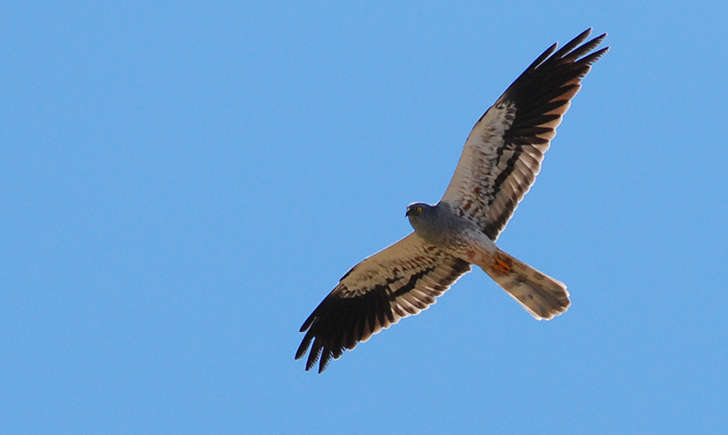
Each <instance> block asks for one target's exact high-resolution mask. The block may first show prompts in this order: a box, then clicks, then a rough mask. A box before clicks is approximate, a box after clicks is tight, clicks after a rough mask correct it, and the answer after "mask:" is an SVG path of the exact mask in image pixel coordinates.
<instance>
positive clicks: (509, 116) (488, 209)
mask: <svg viewBox="0 0 728 435" xmlns="http://www.w3.org/2000/svg"><path fill="white" fill-rule="evenodd" d="M589 33H591V29H587V30H586V31H584V32H582V33H581V34H580V35H579V36H577V37H576V38H574V39H573V40H572V41H571V42H569V43H568V44H566V45H565V46H564V47H563V48H561V49H560V50H559V51H556V44H553V45H552V46H551V47H549V48H548V49H547V50H546V51H544V52H543V53H542V54H541V55H540V56H539V57H538V58H537V59H536V60H535V61H534V62H533V63H532V64H531V65H529V67H528V68H526V70H525V71H524V72H523V73H522V74H521V75H520V76H519V77H518V78H517V79H516V80H515V81H514V82H513V84H511V85H510V86H509V87H508V89H506V91H505V92H504V93H503V95H501V96H500V98H498V100H497V101H496V102H495V104H493V106H491V107H490V108H489V109H488V110H487V111H486V112H485V113H484V114H483V116H482V117H481V118H480V119H479V120H478V122H477V123H476V124H475V126H474V127H473V130H472V131H471V132H470V136H468V140H467V141H466V142H465V147H464V149H463V153H462V155H461V156H460V162H459V163H458V166H457V169H456V170H455V175H453V178H452V180H451V181H450V185H449V186H448V188H447V190H446V191H445V195H444V196H443V197H442V201H443V202H447V203H449V204H450V205H451V207H452V208H453V209H454V210H455V212H457V213H458V214H459V215H460V216H464V217H467V218H469V219H471V220H472V221H474V222H476V223H477V224H478V225H479V226H480V228H481V229H482V230H483V231H484V232H485V233H486V234H487V235H488V237H490V238H491V239H492V240H496V239H497V238H498V235H499V234H500V232H501V231H502V230H503V228H504V227H505V225H506V223H507V222H508V220H509V219H510V218H511V215H513V212H514V210H515V209H516V207H517V206H518V202H519V201H520V200H521V198H523V195H525V194H526V192H528V190H529V189H530V188H531V185H532V184H533V182H534V180H535V178H536V175H537V174H538V172H539V171H540V170H541V161H542V160H543V155H544V153H545V152H546V150H547V149H548V148H549V144H550V142H551V139H553V137H554V136H555V135H556V127H557V126H558V125H559V124H560V123H561V119H562V117H563V115H564V113H566V111H567V110H568V108H569V105H570V103H571V99H572V98H573V97H574V95H576V93H577V92H578V91H579V89H580V88H581V79H582V78H583V77H584V76H585V75H586V74H587V73H588V72H589V69H590V68H591V64H592V63H594V62H595V61H596V60H597V59H599V57H600V56H601V55H603V54H604V53H605V52H606V51H607V50H608V49H609V47H605V48H602V49H600V50H597V51H594V52H591V51H592V50H593V49H594V48H595V47H596V46H597V45H599V43H600V42H601V41H602V39H604V37H605V36H606V33H605V34H602V35H600V36H597V37H596V38H594V39H592V40H590V41H588V42H585V43H584V44H581V43H582V42H583V41H584V40H585V39H586V38H587V37H588V36H589ZM579 44H581V45H579ZM590 52H591V53H590Z"/></svg>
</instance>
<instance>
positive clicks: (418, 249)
mask: <svg viewBox="0 0 728 435" xmlns="http://www.w3.org/2000/svg"><path fill="white" fill-rule="evenodd" d="M590 31H591V29H589V30H587V31H585V32H583V33H581V34H580V35H579V36H577V37H576V38H574V39H573V40H572V41H570V42H569V43H567V44H566V45H565V46H564V47H563V48H561V49H560V50H558V51H556V44H554V45H552V46H551V47H549V49H547V50H546V51H545V52H544V53H542V54H541V55H540V56H539V57H538V58H537V59H536V60H535V61H534V62H533V63H532V64H531V65H530V66H529V67H528V68H527V69H526V70H525V71H524V72H523V73H522V74H521V75H520V76H519V77H518V78H517V79H516V81H514V82H513V84H511V86H509V87H508V89H507V90H506V91H505V92H504V93H503V95H501V97H500V98H498V100H497V101H496V102H495V104H493V106H491V107H490V108H489V109H488V110H487V111H486V112H485V113H484V114H483V116H482V117H481V118H480V119H479V120H478V122H476V124H475V126H474V127H473V130H472V131H471V133H470V135H469V136H468V139H467V141H466V143H465V147H464V149H463V153H462V155H461V157H460V161H459V162H458V166H457V169H456V170H455V174H454V175H453V178H452V180H451V182H450V185H449V186H448V188H447V189H446V191H445V194H444V196H443V197H442V199H441V200H440V202H438V203H437V204H436V205H428V204H424V203H415V204H411V205H409V206H408V208H407V213H406V215H407V217H408V218H409V221H410V224H411V225H412V227H413V228H414V230H415V231H414V233H412V234H410V235H408V236H406V237H405V238H403V239H402V240H400V241H399V242H397V243H395V244H393V245H391V246H389V247H387V248H385V249H383V250H382V251H379V252H378V253H376V254H374V255H372V256H371V257H368V258H366V259H364V260H363V261H361V262H360V263H359V264H357V265H356V266H354V267H353V268H352V269H351V270H350V271H349V272H347V273H346V274H345V275H344V276H343V277H342V278H341V280H340V281H339V284H338V285H337V286H336V287H335V288H334V290H333V291H332V292H331V293H330V294H329V295H328V296H327V297H326V298H324V300H323V301H322V302H321V303H320V304H319V306H318V307H316V309H315V310H314V311H313V313H312V314H311V315H310V316H309V317H308V319H306V321H305V322H304V323H303V326H302V327H301V332H305V333H306V334H305V336H304V338H303V340H302V342H301V345H300V346H299V347H298V350H297V351H296V358H297V359H298V358H300V357H302V356H303V355H304V354H305V353H306V351H307V350H308V348H309V346H311V351H310V353H309V356H308V359H307V361H306V369H307V370H308V369H309V368H311V367H312V366H313V365H314V364H315V363H316V361H317V360H320V363H319V372H321V371H322V370H323V369H324V368H325V367H326V364H327V363H328V361H329V360H330V359H331V358H332V357H333V358H338V357H340V356H341V354H342V353H343V350H344V349H345V348H346V349H353V348H354V347H355V346H356V345H357V343H359V342H362V341H366V340H368V339H369V337H371V335H372V334H374V333H376V332H379V331H380V330H382V329H384V328H387V327H389V326H390V325H392V324H394V323H396V322H397V321H399V319H401V318H403V317H407V316H409V315H414V314H417V313H419V312H420V311H421V310H423V309H426V308H427V307H428V306H430V305H431V304H433V303H434V302H435V298H436V297H438V296H440V295H441V294H442V293H443V292H445V291H446V290H447V289H448V288H449V287H450V286H451V285H452V284H453V283H455V281H457V279H458V278H459V277H460V276H462V275H463V274H465V273H467V272H468V271H469V270H470V267H471V265H473V264H474V265H477V266H479V267H480V268H481V269H483V270H484V271H485V272H486V273H487V274H488V275H489V276H490V277H491V278H493V279H494V280H495V281H496V282H497V283H498V284H499V285H500V286H501V287H502V288H503V289H504V290H505V291H506V292H508V294H509V295H510V296H512V297H513V298H514V299H515V300H517V301H518V302H519V303H520V304H521V305H522V306H523V307H524V308H525V309H526V310H527V311H528V312H529V313H530V314H531V315H532V316H533V317H535V318H537V319H551V318H553V317H554V316H556V315H558V314H561V313H563V312H564V311H566V309H567V308H568V306H569V304H570V301H569V293H568V292H567V291H566V286H565V285H564V284H563V283H561V282H559V281H557V280H555V279H553V278H551V277H549V276H547V275H545V274H543V273H541V272H539V271H537V270H536V269H534V268H532V267H530V266H528V265H527V264H525V263H523V262H521V261H519V260H517V259H516V258H514V257H512V256H511V255H509V254H507V253H505V252H504V251H502V250H500V249H499V248H498V247H497V246H496V244H495V242H496V240H497V239H498V235H499V234H500V232H501V231H502V230H503V228H504V227H505V225H506V223H507V222H508V220H509V219H510V217H511V216H512V214H513V212H514V210H515V208H516V206H517V205H518V202H519V201H520V200H521V199H522V198H523V196H524V195H525V194H526V192H528V190H529V188H530V187H531V185H532V184H533V182H534V180H535V177H536V175H537V174H538V172H539V171H540V168H541V161H542V160H543V155H544V153H545V152H546V150H547V149H548V148H549V145H550V141H551V139H552V138H553V137H554V135H555V134H556V127H557V126H558V125H559V124H560V122H561V120H562V117H563V115H564V113H566V111H567V109H568V107H569V105H570V103H571V99H572V98H573V97H574V95H576V93H577V92H578V90H579V88H580V87H581V84H580V82H581V79H582V78H583V77H584V76H585V75H586V73H587V72H588V71H589V69H590V67H591V64H592V63H593V62H595V61H596V60H597V59H598V58H599V57H600V56H601V55H602V54H604V53H605V52H606V51H607V49H608V47H607V48H602V49H600V50H597V51H594V52H592V50H593V49H594V48H595V47H596V46H597V45H599V43H600V42H601V40H602V39H603V38H604V37H605V36H606V34H603V35H600V36H598V37H596V38H594V39H592V40H591V41H588V42H585V43H583V44H582V42H583V41H584V40H585V39H586V37H587V36H588V35H589V32H590ZM580 44H581V45H580Z"/></svg>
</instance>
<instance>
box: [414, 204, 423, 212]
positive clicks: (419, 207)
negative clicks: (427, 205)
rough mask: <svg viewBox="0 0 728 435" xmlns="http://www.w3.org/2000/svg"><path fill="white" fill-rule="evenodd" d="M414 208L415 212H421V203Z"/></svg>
mask: <svg viewBox="0 0 728 435" xmlns="http://www.w3.org/2000/svg"><path fill="white" fill-rule="evenodd" d="M415 210H417V214H420V213H422V206H421V205H418V206H417V208H416V209H415Z"/></svg>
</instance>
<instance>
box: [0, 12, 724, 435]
mask: <svg viewBox="0 0 728 435" xmlns="http://www.w3.org/2000/svg"><path fill="white" fill-rule="evenodd" d="M1 12H2V13H0V20H1V21H2V25H0V37H1V39H2V41H4V43H3V44H2V45H1V48H0V49H1V50H2V51H3V53H2V54H3V58H4V59H5V61H4V62H3V65H4V66H3V68H2V69H0V78H2V83H3V84H4V86H2V89H3V90H2V96H3V101H4V102H5V104H3V105H1V106H0V119H3V123H2V124H3V127H2V129H0V135H1V138H2V143H3V144H4V146H3V147H2V158H1V159H0V162H1V163H0V166H1V167H2V170H0V183H1V184H2V185H3V186H4V188H3V189H2V190H0V200H1V201H2V203H3V204H4V212H3V213H2V214H1V215H0V223H2V229H3V231H2V232H3V237H2V238H3V243H2V246H3V248H2V249H1V250H0V256H1V257H2V258H1V260H2V264H3V267H1V268H0V278H1V279H2V282H3V287H4V291H3V292H2V295H3V296H2V303H0V342H2V343H3V346H2V350H0V352H1V353H2V354H3V355H2V361H3V370H2V371H1V373H2V374H0V385H2V390H3V394H2V395H0V421H2V422H3V423H2V427H3V430H2V431H3V432H5V433H341V432H351V433H373V432H375V431H377V432H378V433H382V432H383V433H418V434H419V433H445V432H450V433H489V432H490V433H524V432H535V433H564V432H565V433H696V432H714V431H717V430H718V428H719V427H725V425H726V424H727V423H728V420H727V418H726V414H725V403H726V402H727V401H728V397H727V396H726V391H727V390H728V382H727V381H726V375H725V371H726V367H727V366H728V351H726V341H727V340H728V321H727V320H726V316H725V307H726V305H728V288H727V287H726V282H725V277H724V275H725V271H726V261H727V260H728V255H727V254H728V252H727V248H726V245H727V244H728V237H727V236H726V229H725V228H726V227H725V222H726V221H727V220H728V198H726V193H725V191H726V189H725V187H726V178H725V168H726V164H728V149H727V148H726V143H725V138H724V135H723V134H722V133H721V131H722V128H723V125H724V123H725V120H724V114H725V101H726V98H728V92H727V91H726V85H725V71H726V67H727V66H728V65H726V60H728V52H727V51H728V50H726V45H725V42H724V41H725V40H726V37H728V34H727V33H726V30H725V26H724V22H723V21H724V20H723V17H724V16H725V14H726V13H727V12H728V11H726V9H725V5H723V4H721V3H718V2H714V3H712V4H710V3H709V2H706V3H695V4H693V6H692V7H690V8H687V7H686V6H685V5H684V4H682V3H675V4H674V5H672V6H671V5H668V4H665V3H664V2H643V3H642V4H640V5H637V4H633V3H632V2H620V3H619V4H617V3H616V2H615V3H614V4H599V5H598V6H585V5H583V4H581V3H579V4H573V5H568V4H565V3H563V2H548V1H547V2H510V3H508V4H504V5H500V6H499V5H491V4H488V2H457V3H451V2H441V3H432V2H409V3H408V2H398V3H396V5H393V4H390V3H386V4H385V3H383V2H382V3H374V2H357V3H347V4H342V3H339V2H329V3H325V2H323V3H319V2H316V3H309V2H306V4H305V5H304V3H303V2H300V3H299V2H290V3H276V2H255V3H253V2H243V4H242V5H241V3H239V2H226V3H216V4H213V5H209V4H206V5H204V6H203V5H201V4H196V3H186V2H165V3H163V2H158V3H155V5H154V6H149V5H148V4H146V3H142V2H139V3H132V2H129V3H126V4H125V5H121V4H120V3H119V2H87V3H75V2H72V3H64V4H63V5H62V6H61V4H60V3H36V4H33V5H30V4H23V5H22V6H21V5H20V3H19V2H16V3H15V4H14V5H5V6H3V7H2V11H1ZM589 26H593V27H594V30H595V33H601V32H608V33H609V36H608V38H607V44H608V45H610V46H611V47H612V49H611V51H610V52H609V53H608V54H607V55H606V56H605V57H604V58H602V60H600V61H599V62H598V63H597V64H596V66H595V68H594V69H593V70H592V72H591V73H590V75H589V76H588V77H587V79H586V80H585V82H584V88H583V89H582V91H581V92H580V93H579V95H578V96H577V97H576V99H575V101H574V103H573V105H572V107H571V110H570V111H569V113H568V114H567V116H566V118H565V120H564V122H563V124H562V125H561V127H560V128H559V133H558V135H557V137H556V139H555V140H554V142H553V143H552V148H551V150H550V151H549V153H548V154H547V156H546V159H545V162H544V167H543V171H542V172H541V175H540V176H539V178H538V180H537V182H536V184H535V186H534V187H533V189H532V190H531V192H530V193H529V194H528V195H527V196H526V198H525V201H524V202H522V203H521V205H520V207H519V208H518V210H517V213H516V215H515V217H514V218H513V219H512V220H511V222H510V224H509V226H508V227H507V229H506V231H505V232H504V233H503V235H502V237H501V238H500V240H499V245H500V246H501V247H502V248H503V249H505V250H506V251H508V252H510V253H512V254H513V255H515V256H517V257H518V258H520V259H521V260H523V261H525V262H527V263H529V264H532V265H533V266H535V267H537V268H539V269H541V270H543V271H544V272H546V273H548V274H550V275H552V276H554V277H557V278H558V279H560V280H562V281H564V282H566V283H567V284H568V286H569V289H570V292H571V295H572V301H573V305H572V307H571V308H570V310H569V311H568V312H567V313H566V314H564V315H563V316H561V317H559V318H557V319H555V320H553V321H550V322H537V321H535V320H533V319H532V318H531V317H530V316H529V315H528V314H527V313H526V312H525V311H523V310H522V309H521V308H520V307H519V306H518V305H517V304H516V303H515V302H513V301H512V300H511V299H510V298H509V297H507V296H506V295H505V294H504V293H503V292H502V291H501V290H500V289H499V288H498V287H497V285H496V284H494V283H493V282H492V281H491V280H490V279H489V278H488V277H487V276H486V275H485V274H484V273H483V272H481V271H480V270H475V271H474V272H471V273H470V274H469V275H467V276H465V277H464V278H463V279H461V280H460V281H459V282H458V284H457V285H456V286H455V287H454V288H453V289H452V290H451V291H450V292H448V293H447V294H446V295H445V296H443V297H442V298H440V300H439V301H438V303H437V304H436V305H434V306H433V307H432V308H431V309H429V310H427V311H425V312H424V313H422V314H421V315H419V316H417V317H416V318H411V319H405V320H403V321H402V322H400V323H399V324H398V325H396V326H395V327H393V328H391V329H389V330H387V331H385V332H383V333H381V334H379V335H377V336H375V337H374V338H373V339H372V340H370V341H369V342H367V343H364V344H362V345H360V346H359V347H357V349H356V350H355V351H353V352H347V353H345V354H344V356H343V357H342V358H341V359H339V360H337V361H334V362H332V363H331V364H330V366H329V368H328V369H327V371H326V372H325V373H324V374H323V375H317V374H315V373H313V372H308V373H307V372H304V370H303V362H302V361H294V360H293V353H294V351H295V349H296V347H297V346H298V343H299V341H300V339H301V334H299V333H298V332H297V331H298V328H299V327H300V325H301V323H302V322H303V320H304V319H305V318H306V317H307V316H308V315H309V313H310V312H311V310H312V309H313V308H314V307H315V306H316V304H318V303H319V301H320V300H321V299H322V298H323V297H324V296H325V295H326V294H327V293H328V292H329V291H330V290H331V288H333V286H334V285H335V284H336V282H337V280H338V278H339V277H341V275H343V273H344V272H346V271H347V270H348V269H349V268H350V267H351V266H352V265H354V264H355V263H356V262H358V261H359V260H360V259H362V258H363V257H365V256H367V255H369V254H371V253H373V252H375V251H377V250H379V249H381V248H382V247H384V246H386V245H387V244H389V243H391V242H394V241H396V240H397V239H399V238H400V237H402V236H403V235H405V234H407V233H408V232H409V231H410V227H409V224H408V223H407V221H406V219H405V218H404V210H405V207H406V205H407V204H408V203H410V202H414V201H427V202H435V201H437V200H438V199H439V198H440V196H441V194H442V192H443V190H444V188H445V187H446V185H447V182H448V181H449V179H450V176H451V175H452V171H453V170H454V168H455V164H456V162H457V159H458V156H459V154H460V151H461V149H462V144H463V142H464V140H465V138H466V136H467V134H468V132H469V131H470V128H471V127H472V124H473V123H474V122H475V120H477V119H478V117H479V116H480V115H481V114H482V112H483V111H484V110H485V109H486V108H487V107H488V106H489V105H490V104H491V103H492V102H493V101H494V99H495V98H497V97H498V95H500V93H501V92H502V91H503V90H504V89H505V88H506V86H507V85H508V84H510V83H511V81H512V80H513V79H514V78H515V77H516V76H517V75H518V74H519V73H520V72H521V71H522V70H523V69H524V68H525V67H526V66H527V65H528V64H529V63H530V62H531V61H532V60H533V59H534V58H535V57H536V56H537V55H538V54H539V53H540V52H541V51H542V50H544V49H545V48H546V47H547V46H548V45H550V44H551V43H552V42H556V41H558V42H561V43H563V42H566V41H568V40H569V39H571V38H572V37H573V36H575V35H576V34H578V33H579V32H581V31H582V30H584V29H585V28H587V27H589Z"/></svg>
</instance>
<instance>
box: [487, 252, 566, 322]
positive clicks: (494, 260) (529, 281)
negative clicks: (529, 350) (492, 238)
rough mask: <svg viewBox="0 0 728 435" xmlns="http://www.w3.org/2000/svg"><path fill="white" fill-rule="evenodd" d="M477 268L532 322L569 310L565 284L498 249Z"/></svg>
mask: <svg viewBox="0 0 728 435" xmlns="http://www.w3.org/2000/svg"><path fill="white" fill-rule="evenodd" d="M484 263H485V264H479V266H480V267H481V268H482V269H483V270H484V271H485V272H486V273H487V274H488V275H490V277H491V278H493V280H495V282H497V283H498V285H500V286H501V287H503V289H504V290H505V291H506V292H508V294H509V295H511V296H512V297H513V298H514V299H515V300H516V301H518V303H520V304H521V305H523V307H524V308H525V309H526V310H527V311H528V312H529V313H531V315H532V316H533V317H535V318H536V319H539V320H542V319H546V320H548V319H551V318H553V317H555V316H558V315H559V314H561V313H563V312H564V311H566V310H567V308H569V304H570V303H571V302H570V301H569V292H568V291H566V285H564V283H562V282H559V281H557V280H555V279H553V278H551V277H550V276H547V275H545V274H543V273H541V272H539V271H538V270H536V269H534V268H532V267H531V266H529V265H527V264H525V263H523V262H521V261H519V260H518V259H516V258H514V257H512V256H510V255H508V254H506V253H505V252H503V251H501V250H500V249H498V250H497V252H496V253H495V255H493V256H490V257H489V258H488V259H487V260H485V261H484Z"/></svg>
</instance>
